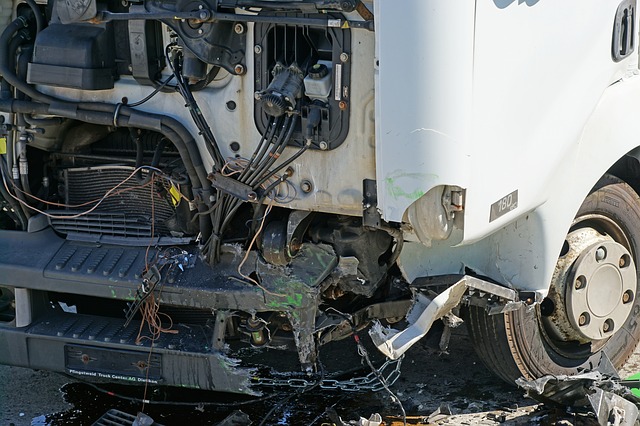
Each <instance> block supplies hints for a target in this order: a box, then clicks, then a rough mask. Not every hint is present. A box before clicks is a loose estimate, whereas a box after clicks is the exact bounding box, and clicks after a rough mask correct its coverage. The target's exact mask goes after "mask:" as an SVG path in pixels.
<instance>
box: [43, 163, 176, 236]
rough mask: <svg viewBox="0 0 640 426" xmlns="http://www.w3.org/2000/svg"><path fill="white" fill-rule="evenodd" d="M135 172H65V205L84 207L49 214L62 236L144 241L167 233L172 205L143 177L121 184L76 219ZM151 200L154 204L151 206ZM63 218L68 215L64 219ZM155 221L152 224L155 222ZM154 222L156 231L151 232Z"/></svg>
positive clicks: (113, 169)
mask: <svg viewBox="0 0 640 426" xmlns="http://www.w3.org/2000/svg"><path fill="white" fill-rule="evenodd" d="M133 171H134V168H133V167H128V166H102V167H86V168H76V169H66V170H64V171H63V173H62V181H63V183H64V185H63V187H64V192H65V203H66V204H67V205H70V206H78V205H81V204H84V203H89V204H87V205H86V206H83V207H73V208H70V209H69V210H63V211H50V213H51V214H53V215H54V216H56V218H51V219H50V223H51V225H52V226H53V228H54V229H55V230H56V231H58V232H60V233H63V234H71V233H73V234H87V235H96V236H110V237H119V238H145V237H151V236H152V235H151V234H152V231H153V234H154V236H162V235H167V234H168V232H169V231H168V228H167V226H166V225H165V223H166V221H167V220H168V219H169V218H171V217H172V216H173V208H172V207H171V205H170V204H169V202H168V201H167V200H166V199H165V198H162V197H160V196H159V195H158V193H157V191H155V190H154V191H153V193H152V186H151V184H150V183H147V184H146V185H144V183H141V181H140V178H144V177H147V172H146V171H142V176H141V177H133V178H131V179H129V180H128V181H127V182H125V183H124V184H122V185H120V186H119V187H118V189H117V190H116V191H114V192H113V193H112V194H111V195H110V196H109V197H107V198H105V199H104V200H103V201H102V202H101V203H100V205H98V206H97V207H96V208H95V209H94V210H93V211H92V212H91V213H88V214H85V215H82V216H78V217H74V216H76V215H77V214H78V213H81V212H83V211H87V210H89V209H90V208H91V207H93V206H94V205H95V203H92V202H93V201H94V200H97V199H100V198H102V197H103V196H104V195H105V194H106V193H107V191H109V190H110V189H112V188H114V187H116V186H117V185H118V184H120V183H121V182H123V181H124V180H125V179H127V178H128V177H129V176H130V175H131V173H132V172H133ZM152 197H154V198H153V203H152ZM61 216H69V217H64V218H62V217H61ZM152 218H153V221H152ZM152 222H153V229H152Z"/></svg>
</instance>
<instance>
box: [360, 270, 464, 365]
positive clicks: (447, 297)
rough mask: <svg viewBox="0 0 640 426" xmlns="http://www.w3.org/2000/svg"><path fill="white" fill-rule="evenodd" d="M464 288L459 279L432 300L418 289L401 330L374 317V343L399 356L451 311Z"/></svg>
mask: <svg viewBox="0 0 640 426" xmlns="http://www.w3.org/2000/svg"><path fill="white" fill-rule="evenodd" d="M466 291H467V285H466V283H465V282H464V281H460V282H458V283H456V284H454V285H452V286H451V287H449V288H448V289H446V290H445V291H443V292H442V293H440V294H439V295H438V296H436V297H435V298H434V299H433V300H431V299H429V298H428V297H426V296H425V295H424V294H422V293H418V294H417V296H416V301H415V303H414V305H413V307H412V308H411V311H409V314H408V315H407V321H408V322H409V323H410V324H411V325H410V326H409V327H407V328H405V329H404V330H402V331H398V330H395V329H393V328H385V327H383V326H382V324H380V322H378V321H376V322H375V323H374V324H373V326H372V327H371V329H369V335H370V336H371V340H373V343H374V344H375V345H376V347H377V348H378V349H379V350H380V352H382V353H383V354H385V355H386V356H387V357H389V358H391V359H398V358H400V357H401V356H402V355H403V354H404V353H405V352H406V351H407V349H409V348H410V347H411V346H413V344H414V343H416V342H417V341H418V340H420V339H421V338H422V337H423V336H424V335H425V334H427V332H428V331H429V329H430V328H431V325H433V323H434V322H435V321H436V320H438V319H440V318H442V317H443V316H445V315H446V314H448V313H449V312H451V310H452V309H453V308H455V307H456V306H457V305H458V304H459V303H460V300H461V299H462V296H464V293H465V292H466Z"/></svg>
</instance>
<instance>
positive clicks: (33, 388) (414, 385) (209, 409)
mask: <svg viewBox="0 0 640 426" xmlns="http://www.w3.org/2000/svg"><path fill="white" fill-rule="evenodd" d="M636 352H638V351H636ZM628 366H629V367H628V368H626V369H625V370H623V371H622V372H621V376H622V377H626V376H629V375H631V374H633V373H636V372H639V371H640V356H638V354H637V353H636V354H635V355H634V356H633V357H632V359H631V360H630V363H629V364H628ZM392 391H393V392H394V393H395V394H396V395H397V397H398V399H399V400H400V401H401V402H402V405H403V407H404V409H405V411H406V413H407V417H408V423H409V424H427V418H428V417H429V415H430V414H432V413H433V412H434V411H435V410H437V409H438V408H439V407H440V406H441V405H442V406H443V408H444V409H445V412H448V411H447V410H450V412H451V413H453V415H446V414H443V415H440V416H435V417H432V418H431V421H432V423H434V424H447V425H461V424H469V425H495V424H505V425H525V424H562V425H576V426H577V425H592V424H597V422H595V420H594V419H593V416H589V415H584V414H582V415H578V414H575V413H570V412H569V413H568V412H566V411H562V412H558V410H557V409H554V410H550V409H549V408H548V407H545V406H543V405H541V404H539V403H537V402H536V401H534V400H531V399H527V398H525V397H524V396H523V394H522V391H520V390H518V389H516V388H514V387H511V386H509V385H506V384H504V383H502V382H500V381H499V380H498V379H496V378H494V377H493V376H492V375H491V374H490V373H488V372H487V371H486V369H485V368H484V367H483V365H482V363H481V362H480V361H479V359H478V358H477V356H476V355H475V353H474V352H473V349H472V348H471V345H470V343H469V341H468V338H467V336H466V332H465V330H464V327H461V328H460V329H456V331H454V335H453V336H452V339H451V344H450V354H441V353H439V350H438V349H437V336H435V337H433V338H431V339H426V340H424V341H422V342H420V343H418V344H417V345H416V346H415V347H413V348H412V349H411V350H410V351H409V353H408V354H407V356H406V358H405V360H404V363H403V368H402V376H401V377H400V379H399V380H398V381H397V382H396V383H395V384H394V385H393V387H392ZM107 392H113V393H117V394H120V396H121V397H116V396H113V395H110V394H108V393H107ZM163 392H165V394H164V395H152V396H153V397H154V398H156V399H163V398H164V400H167V401H171V400H175V399H176V397H177V396H181V397H182V400H183V401H185V400H189V398H191V397H192V398H193V399H192V400H191V401H190V403H188V404H187V403H185V404H177V405H176V404H174V405H162V404H156V405H146V406H145V407H144V408H143V407H142V404H141V402H139V399H140V398H141V397H142V390H141V388H134V389H133V390H131V389H130V388H127V390H122V389H120V388H108V387H91V386H88V385H86V384H83V383H79V382H77V381H75V380H73V379H70V378H68V377H65V376H62V375H58V374H54V373H48V372H42V371H32V370H28V369H23V368H12V367H5V366H0V426H5V425H16V426H21V425H68V424H78V425H85V424H89V425H90V424H92V423H93V422H94V421H95V420H96V419H97V418H98V417H100V416H101V415H102V414H104V413H105V412H106V411H107V410H108V409H110V408H117V409H119V410H121V411H124V412H128V413H130V414H136V412H138V411H140V410H142V409H144V412H145V413H146V414H149V415H150V416H151V417H153V418H154V420H155V421H156V422H158V423H161V424H164V425H171V424H180V425H184V424H191V425H199V424H217V423H218V422H219V421H220V420H222V419H224V418H225V417H226V416H227V415H229V414H230V413H231V412H233V411H234V410H236V409H240V410H242V411H243V412H244V413H246V415H247V416H248V417H249V418H250V419H251V421H252V422H253V423H252V424H254V425H259V424H261V423H262V424H264V425H276V424H278V425H289V424H290V425H305V424H313V425H318V426H320V425H322V424H329V425H330V424H332V423H336V419H337V416H339V417H340V418H341V419H342V420H344V421H345V422H348V421H352V420H358V419H359V418H360V417H363V418H369V417H370V416H371V415H372V414H374V413H380V414H381V415H382V416H383V417H384V419H385V424H387V425H388V424H393V425H398V424H402V423H401V418H402V417H401V411H400V408H399V406H398V404H397V403H395V402H394V400H393V398H392V397H391V396H390V395H389V394H387V393H386V392H384V391H380V392H376V393H345V392H335V391H322V390H311V391H309V392H307V393H302V392H300V391H294V390H285V391H284V392H280V393H274V394H271V395H268V396H267V398H266V399H264V400H261V401H257V402H254V401H247V400H246V398H238V397H230V396H228V395H226V396H225V395H213V396H212V394H211V393H207V394H204V393H201V394H193V395H192V396H187V397H185V394H184V392H185V391H183V390H178V391H176V390H175V389H174V390H169V391H163ZM175 392H178V393H175ZM122 397H124V399H123V398H122ZM193 401H199V402H193Z"/></svg>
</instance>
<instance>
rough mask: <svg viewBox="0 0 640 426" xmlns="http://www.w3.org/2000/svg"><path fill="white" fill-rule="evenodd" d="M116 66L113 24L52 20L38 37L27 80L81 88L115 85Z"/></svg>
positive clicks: (100, 87)
mask: <svg viewBox="0 0 640 426" xmlns="http://www.w3.org/2000/svg"><path fill="white" fill-rule="evenodd" d="M115 69H116V62H115V52H114V41H113V32H112V31H111V27H110V26H107V25H105V26H98V25H86V24H69V25H64V24H51V25H49V26H48V27H47V28H45V29H44V30H42V31H41V32H40V33H39V34H38V36H37V38H36V41H35V45H34V51H33V60H32V62H31V63H30V64H29V69H28V72H27V81H28V82H29V83H30V84H44V85H50V86H59V87H70V88H74V89H82V90H103V89H112V88H113V86H114V81H115V76H116V72H115Z"/></svg>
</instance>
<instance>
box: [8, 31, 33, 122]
mask: <svg viewBox="0 0 640 426" xmlns="http://www.w3.org/2000/svg"><path fill="white" fill-rule="evenodd" d="M15 39H16V37H14V40H15ZM12 41H13V40H12ZM32 54H33V48H32V47H31V46H27V47H25V48H24V49H22V51H20V57H19V58H18V65H17V69H16V75H17V76H18V78H19V79H20V80H26V79H27V68H28V66H29V61H30V60H31V55H32ZM12 69H14V68H12ZM16 99H20V100H23V99H25V95H24V93H22V92H20V91H19V90H17V91H16ZM25 115H26V114H16V124H17V125H18V126H26V124H27V121H26V119H25Z"/></svg>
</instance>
